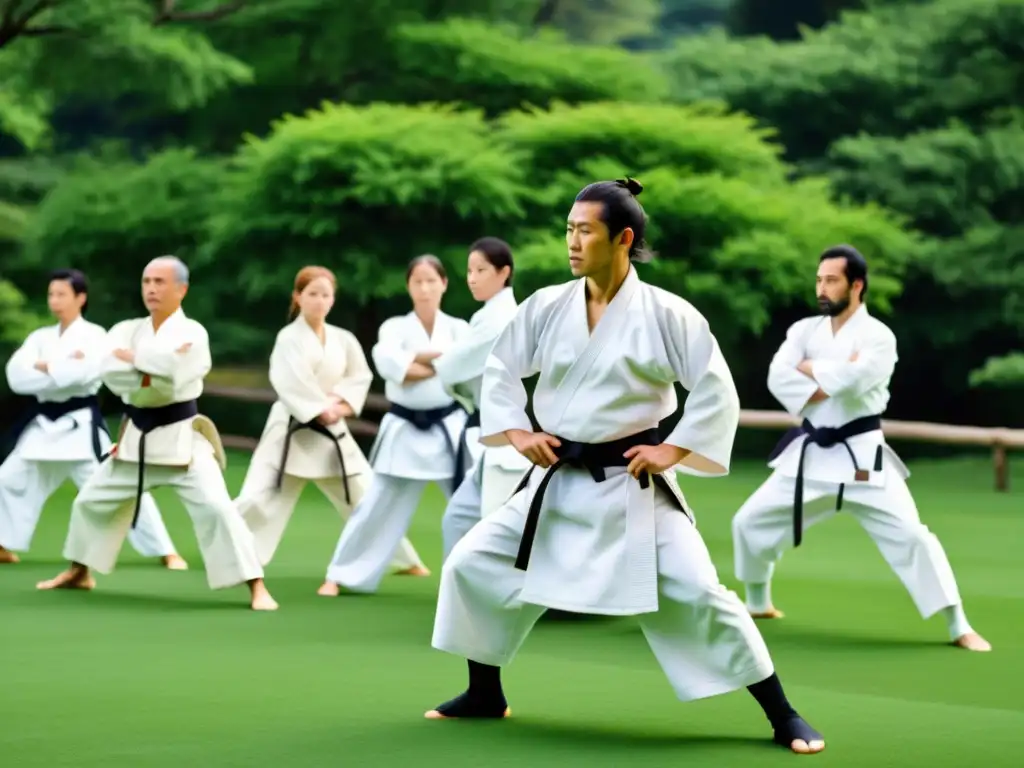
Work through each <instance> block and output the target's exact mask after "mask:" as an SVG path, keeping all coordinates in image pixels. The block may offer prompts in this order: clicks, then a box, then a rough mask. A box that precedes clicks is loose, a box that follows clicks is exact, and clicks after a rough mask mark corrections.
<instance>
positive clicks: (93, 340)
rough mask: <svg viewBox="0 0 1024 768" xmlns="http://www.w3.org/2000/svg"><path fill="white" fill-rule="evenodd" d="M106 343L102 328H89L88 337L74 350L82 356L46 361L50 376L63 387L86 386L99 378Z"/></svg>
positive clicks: (105, 335) (68, 356)
mask: <svg viewBox="0 0 1024 768" xmlns="http://www.w3.org/2000/svg"><path fill="white" fill-rule="evenodd" d="M106 343H107V334H106V332H105V331H103V329H101V328H96V329H95V331H93V330H92V329H91V328H90V332H89V335H88V338H84V339H83V343H82V345H81V347H79V348H78V349H76V350H75V351H76V352H81V353H82V357H72V356H71V355H67V356H66V357H62V358H59V359H57V360H53V361H51V362H50V363H48V368H49V370H50V376H52V377H53V380H54V382H56V384H57V386H58V387H60V388H62V389H63V388H65V387H88V386H90V385H92V384H95V383H96V382H97V381H98V380H99V379H100V364H101V363H102V360H103V353H104V348H105V346H106Z"/></svg>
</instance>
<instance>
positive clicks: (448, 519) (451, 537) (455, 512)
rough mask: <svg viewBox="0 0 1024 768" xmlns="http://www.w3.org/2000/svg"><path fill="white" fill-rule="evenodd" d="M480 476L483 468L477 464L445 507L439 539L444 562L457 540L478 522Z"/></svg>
mask: <svg viewBox="0 0 1024 768" xmlns="http://www.w3.org/2000/svg"><path fill="white" fill-rule="evenodd" d="M482 476H483V466H482V465H481V464H479V463H477V464H476V465H475V466H474V467H473V468H472V470H471V471H470V472H468V473H467V474H466V476H465V478H464V479H463V480H462V483H461V484H460V485H459V488H458V490H456V491H455V493H454V494H452V497H451V499H450V500H449V502H448V506H446V507H445V510H444V516H443V517H442V518H441V538H442V546H443V547H444V552H443V555H444V559H445V560H447V559H448V555H449V554H450V553H451V551H452V547H454V546H455V545H456V544H458V542H459V540H460V539H461V538H462V537H463V536H465V535H466V534H467V533H468V532H469V530H470V529H471V528H472V527H473V526H474V525H476V524H477V523H478V522H480V508H481V492H480V483H481V480H482Z"/></svg>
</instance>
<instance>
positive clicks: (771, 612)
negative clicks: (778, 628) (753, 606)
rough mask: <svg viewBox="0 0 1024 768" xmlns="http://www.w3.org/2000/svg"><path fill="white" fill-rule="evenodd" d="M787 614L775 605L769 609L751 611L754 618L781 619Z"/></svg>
mask: <svg viewBox="0 0 1024 768" xmlns="http://www.w3.org/2000/svg"><path fill="white" fill-rule="evenodd" d="M785 615H786V614H784V613H783V612H782V611H780V610H779V609H778V608H776V607H775V606H772V607H771V608H769V609H768V610H767V611H751V612H750V616H751V618H754V619H781V618H782V617H783V616H785Z"/></svg>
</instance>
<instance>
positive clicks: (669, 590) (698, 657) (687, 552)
mask: <svg viewBox="0 0 1024 768" xmlns="http://www.w3.org/2000/svg"><path fill="white" fill-rule="evenodd" d="M523 495H524V494H517V495H516V496H515V497H513V498H512V499H510V500H509V501H508V502H507V503H506V504H504V505H503V506H501V507H500V508H499V509H497V510H496V511H495V512H493V513H492V514H490V515H487V516H486V517H484V518H483V519H482V520H481V521H480V522H479V523H477V525H476V526H474V527H473V529H472V530H470V531H469V532H468V533H467V534H466V535H465V537H464V538H463V539H462V540H461V541H460V542H459V543H458V544H456V545H455V547H454V548H453V549H452V552H451V554H450V555H449V557H448V560H447V561H446V562H445V564H444V567H443V568H442V570H441V586H440V593H439V596H438V603H437V615H436V618H435V622H434V636H433V641H432V642H433V646H434V648H437V649H438V650H442V651H447V652H448V653H452V654H456V655H458V656H463V657H465V658H468V659H471V660H473V661H477V662H479V663H481V664H490V665H494V666H505V665H507V664H509V663H510V662H511V661H512V659H513V658H514V657H515V655H516V653H517V651H518V650H519V648H520V646H521V645H522V644H523V641H524V640H525V639H526V636H527V635H528V634H529V633H530V630H531V629H532V628H533V626H534V624H536V622H537V620H538V619H539V618H540V617H541V616H542V615H543V613H544V612H545V611H546V610H547V609H546V608H545V607H544V606H541V605H535V604H531V603H524V602H523V601H522V600H520V598H519V595H520V592H521V591H522V588H523V583H524V580H525V578H526V573H525V572H524V571H519V570H517V569H516V568H515V565H514V563H515V559H516V554H517V552H518V550H519V543H520V540H521V538H522V533H523V526H524V524H525V522H526V509H525V507H526V504H525V502H524V500H523V499H522V498H521V497H522V496H523ZM584 502H585V500H584ZM654 514H655V532H656V541H657V569H658V603H659V605H658V610H657V611H656V612H654V613H645V614H640V615H639V616H638V617H637V618H638V619H639V622H640V627H641V629H642V630H643V633H644V636H645V637H646V638H647V642H648V644H649V645H650V647H651V650H652V651H653V652H654V655H655V657H656V659H657V660H658V663H659V664H660V665H661V668H662V670H663V671H664V672H665V675H666V676H667V677H668V680H669V682H670V684H671V685H672V687H673V689H674V690H675V693H676V695H677V696H678V697H679V699H680V700H682V701H690V700H693V699H701V698H706V697H708V696H715V695H718V694H722V693H727V692H729V691H733V690H736V689H739V688H743V687H746V686H748V685H753V684H754V683H757V682H760V681H761V680H764V679H765V678H767V677H769V676H770V675H771V674H772V672H773V671H774V668H773V665H772V661H771V657H770V656H769V654H768V649H767V647H766V646H765V643H764V640H763V639H762V637H761V634H760V632H759V631H758V630H757V627H756V626H755V625H754V622H753V619H751V618H750V615H749V614H748V613H747V610H746V608H745V607H744V606H743V603H742V602H741V601H740V599H739V598H738V597H737V596H736V595H735V593H733V592H731V591H729V590H728V589H726V588H725V587H724V586H722V585H721V583H719V580H718V574H717V572H716V571H715V567H714V565H713V564H712V562H711V556H710V554H709V553H708V550H707V547H706V546H705V544H704V541H703V539H702V538H701V536H700V534H699V533H698V532H697V529H696V528H695V527H694V525H693V524H692V523H691V522H690V520H689V518H688V517H686V515H684V514H683V513H682V512H681V511H680V510H679V508H678V506H677V505H676V503H675V502H674V501H673V500H671V499H670V498H669V497H668V496H667V495H666V494H664V493H663V492H661V491H660V490H658V491H656V493H655V496H654ZM597 555H599V553H595V556H597ZM533 557H534V558H535V557H537V553H536V552H534V555H533Z"/></svg>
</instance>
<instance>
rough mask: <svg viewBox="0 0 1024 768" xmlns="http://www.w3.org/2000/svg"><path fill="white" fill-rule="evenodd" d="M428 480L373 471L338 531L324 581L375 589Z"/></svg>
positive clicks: (350, 586)
mask: <svg viewBox="0 0 1024 768" xmlns="http://www.w3.org/2000/svg"><path fill="white" fill-rule="evenodd" d="M427 482H428V481H426V480H410V479H409V478H405V477H395V476H393V475H384V474H381V473H379V472H375V473H374V475H373V479H371V480H370V485H369V488H367V489H366V494H365V495H364V496H363V498H362V499H360V501H359V503H358V504H357V505H356V507H355V509H354V510H353V511H352V517H350V518H349V520H348V522H347V523H346V524H345V528H344V529H343V530H342V532H341V537H340V538H339V539H338V545H337V547H335V550H334V556H333V557H332V558H331V564H330V566H329V567H328V568H327V581H330V582H333V583H335V584H338V585H340V586H342V587H345V588H346V589H348V590H350V591H353V592H375V591H376V590H377V587H378V586H380V582H381V579H383V578H384V574H385V573H386V572H387V569H388V564H389V563H390V562H391V560H392V558H394V556H395V552H396V551H397V549H398V546H399V544H400V542H401V541H402V537H403V536H405V534H406V532H407V531H408V530H409V523H410V521H411V520H412V516H413V515H414V514H415V513H416V508H417V506H419V502H420V497H421V496H422V495H423V490H424V488H426V486H427Z"/></svg>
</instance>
